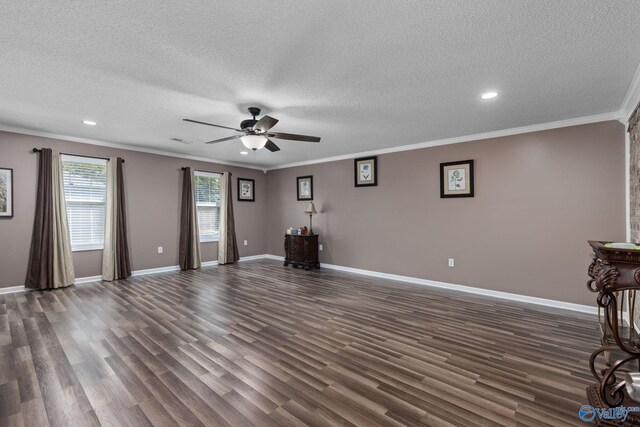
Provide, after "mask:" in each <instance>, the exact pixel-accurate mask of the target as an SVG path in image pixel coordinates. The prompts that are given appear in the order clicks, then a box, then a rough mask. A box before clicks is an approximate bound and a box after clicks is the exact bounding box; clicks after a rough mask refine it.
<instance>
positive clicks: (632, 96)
mask: <svg viewBox="0 0 640 427" xmlns="http://www.w3.org/2000/svg"><path fill="white" fill-rule="evenodd" d="M634 100H639V101H640V67H639V68H638V71H636V75H635V77H634V80H633V81H632V83H631V85H630V87H629V91H628V92H627V96H625V102H624V103H623V107H621V108H620V110H618V111H614V112H610V113H604V114H596V115H593V116H584V117H577V118H573V119H567V120H559V121H555V122H547V123H540V124H536V125H529V126H521V127H516V128H510V129H503V130H497V131H492V132H483V133H476V134H471V135H464V136H457V137H453V138H446V139H438V140H434V141H426V142H420V143H417V144H408V145H400V146H396V147H389V148H381V149H379V150H371V151H361V152H358V153H351V154H343V155H340V156H332V157H323V158H320V159H314V160H306V161H302V162H294V163H285V164H282V165H275V166H271V167H265V166H264V165H262V166H258V165H250V164H246V163H235V162H227V161H225V160H217V159H212V158H208V157H199V156H190V155H187V154H180V153H173V152H170V151H163V150H155V149H152V148H145V147H138V146H134V145H128V144H117V143H113V142H107V141H102V140H97V139H88V138H78V137H74V136H68V135H60V134H55V133H52V132H45V131H36V130H30V129H23V128H18V127H13V126H5V125H0V131H5V132H13V133H19V134H24V135H32V136H40V137H44V138H53V139H60V140H64V141H71V142H79V143H82V144H91V145H99V146H102V147H110V148H117V149H122V150H130V151H137V152H141V153H149V154H157V155H160V156H168V157H175V158H180V159H187V160H195V161H201V162H207V163H217V164H221V165H229V166H236V167H240V168H247V169H252V170H259V171H262V172H263V173H265V174H266V173H267V172H268V171H271V170H277V169H287V168H293V167H297V166H308V165H315V164H319V163H328V162H336V161H339V160H349V159H355V158H358V157H365V156H377V155H382V154H389V153H397V152H401V151H410V150H419V149H421V148H429V147H437V146H440V145H449V144H459V143H463V142H471V141H480V140H483V139H490V138H500V137H504V136H511V135H520V134H523V133H531V132H539V131H544V130H551V129H558V128H563V127H570V126H579V125H585V124H589V123H598V122H606V121H609V120H618V121H621V122H625V121H626V120H627V119H628V116H629V115H631V113H632V112H633V108H635V105H637V102H635V101H634ZM634 102H635V104H634ZM627 104H630V105H633V107H630V108H631V111H629V114H628V115H627V116H625V115H624V114H623V113H622V111H623V109H625V108H624V107H625V106H626V105H627ZM625 111H626V110H625Z"/></svg>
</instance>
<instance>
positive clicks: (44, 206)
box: [25, 148, 53, 289]
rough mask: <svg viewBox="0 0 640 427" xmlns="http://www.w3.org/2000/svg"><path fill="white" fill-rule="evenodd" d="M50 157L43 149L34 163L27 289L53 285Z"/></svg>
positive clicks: (47, 151)
mask: <svg viewBox="0 0 640 427" xmlns="http://www.w3.org/2000/svg"><path fill="white" fill-rule="evenodd" d="M51 167H52V153H51V150H50V149H48V148H43V149H42V151H41V152H40V156H39V160H38V188H37V190H36V216H35V219H34V221H33V234H32V235H31V250H30V251H29V265H28V267H27V278H26V280H25V286H26V287H27V288H31V289H48V288H49V284H50V283H51V282H52V281H53V248H52V240H53V236H52V233H53V231H52V228H51V222H52V220H51V206H52V204H53V201H52V193H53V181H52V176H51V174H52V172H51Z"/></svg>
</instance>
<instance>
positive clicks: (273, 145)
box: [264, 139, 280, 153]
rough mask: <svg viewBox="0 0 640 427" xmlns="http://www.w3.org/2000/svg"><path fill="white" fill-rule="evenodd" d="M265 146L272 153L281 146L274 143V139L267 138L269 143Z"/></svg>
mask: <svg viewBox="0 0 640 427" xmlns="http://www.w3.org/2000/svg"><path fill="white" fill-rule="evenodd" d="M264 148H266V149H267V150H269V151H271V152H272V153H273V152H274V151H280V147H278V146H277V145H276V144H274V143H273V141H272V140H270V139H267V143H266V144H265V146H264Z"/></svg>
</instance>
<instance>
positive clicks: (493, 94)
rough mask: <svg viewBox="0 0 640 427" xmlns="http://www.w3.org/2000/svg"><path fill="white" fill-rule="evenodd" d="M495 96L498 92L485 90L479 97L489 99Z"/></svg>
mask: <svg viewBox="0 0 640 427" xmlns="http://www.w3.org/2000/svg"><path fill="white" fill-rule="evenodd" d="M496 96H498V92H487V93H483V94H482V95H481V96H480V98H482V99H491V98H495V97H496Z"/></svg>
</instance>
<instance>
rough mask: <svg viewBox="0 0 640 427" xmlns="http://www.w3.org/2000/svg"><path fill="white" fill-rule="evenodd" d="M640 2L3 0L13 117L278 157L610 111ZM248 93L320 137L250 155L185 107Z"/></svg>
mask: <svg viewBox="0 0 640 427" xmlns="http://www.w3.org/2000/svg"><path fill="white" fill-rule="evenodd" d="M637 4H638V3H637V1H634V0H628V1H612V0H608V1H599V0H591V1H585V0H563V1H557V0H545V1H540V0H539V1H532V0H529V1H523V0H517V1H516V0H484V1H468V0H466V1H463V0H444V1H425V0H420V1H394V2H391V1H385V2H382V1H381V2H371V1H361V0H359V1H317V0H315V1H300V0H280V1H268V2H267V1H252V2H237V1H234V2H222V1H211V0H206V1H193V0H190V1H150V0H136V1H119V0H113V1H50V0H47V1H3V2H2V8H1V13H0V52H1V58H2V59H1V61H0V125H4V126H5V127H15V128H22V129H29V130H33V131H39V132H50V133H53V134H59V135H68V136H72V137H77V138H86V139H93V140H101V141H107V142H111V143H118V144H127V145H135V146H140V147H144V148H147V149H155V150H163V151H171V152H176V153H182V154H188V155H193V156H201V157H207V158H211V159H219V160H225V161H229V162H241V163H248V164H252V165H254V166H260V167H271V166H275V165H282V164H288V163H292V162H300V161H307V160H312V159H318V158H324V157H330V156H338V155H344V154H349V153H356V152H362V151H368V150H376V149H382V148H388V147H393V146H399V145H406V144H415V143H420V142H425V141H431V140H438V139H443V138H451V137H457V136H462V135H469V134H475V133H481V132H489V131H496V130H501V129H507V128H513V127H520V126H527V125H534V124H539V123H546V122H552V121H557V120H564V119H571V118H576V117H583V116H590V115H596V114H602V113H609V112H613V111H617V110H618V109H619V108H620V105H621V102H622V100H623V98H624V97H625V94H626V93H627V90H628V88H629V85H630V83H631V81H632V79H633V76H634V73H635V71H636V69H637V67H638V64H640V44H639V43H638V40H640V8H639V7H637ZM490 89H493V90H496V91H498V92H499V93H500V96H499V97H498V98H496V99H494V100H492V101H482V100H480V98H479V95H480V94H481V93H482V92H484V91H487V90H490ZM250 105H258V106H261V107H263V112H266V113H267V114H269V115H272V116H274V117H276V118H278V119H279V120H280V123H278V124H277V125H276V127H275V128H274V131H282V132H291V133H305V134H310V135H319V136H321V137H322V142H321V143H320V144H312V143H304V142H297V141H276V142H277V143H278V145H280V147H281V148H282V151H280V152H277V153H270V152H268V151H266V150H260V151H258V152H257V153H255V154H250V155H249V156H241V155H240V151H241V150H242V149H243V147H242V144H241V142H240V141H239V140H237V141H230V142H225V143H221V144H217V145H204V144H203V142H204V141H208V140H211V139H216V138H222V137H225V136H230V135H233V134H234V132H233V131H226V130H224V129H215V128H210V127H205V126H198V125H194V124H189V123H184V122H182V121H181V119H182V118H192V119H196V120H203V121H211V122H213V123H218V124H222V125H227V126H233V127H236V126H238V124H239V123H240V121H241V120H243V119H245V118H248V115H247V114H246V107H247V106H250ZM83 119H91V120H95V121H97V122H98V126H96V127H87V126H85V125H82V124H81V121H82V120H83ZM171 138H181V139H184V140H186V141H189V142H193V143H192V144H189V145H186V144H181V143H177V142H174V141H171V140H170V139H171Z"/></svg>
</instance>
